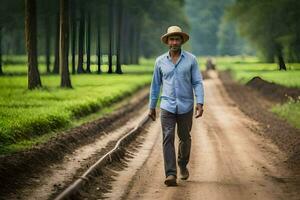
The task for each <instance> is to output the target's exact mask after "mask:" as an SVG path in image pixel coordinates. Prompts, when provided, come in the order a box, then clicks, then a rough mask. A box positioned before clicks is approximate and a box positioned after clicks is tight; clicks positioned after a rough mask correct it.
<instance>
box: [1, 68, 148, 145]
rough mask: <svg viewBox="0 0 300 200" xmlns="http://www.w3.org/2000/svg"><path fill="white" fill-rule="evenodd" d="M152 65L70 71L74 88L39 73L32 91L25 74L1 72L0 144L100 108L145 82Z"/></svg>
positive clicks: (48, 129) (64, 124)
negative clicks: (118, 70)
mask: <svg viewBox="0 0 300 200" xmlns="http://www.w3.org/2000/svg"><path fill="white" fill-rule="evenodd" d="M11 67H13V66H11ZM19 67H21V66H19ZM94 67H95V66H94ZM105 67H107V66H104V68H105ZM24 68H25V67H24ZM152 68H153V67H149V65H148V66H145V65H144V66H133V65H131V66H124V72H125V74H123V75H116V74H111V75H108V74H105V73H103V74H101V75H97V74H83V75H73V76H72V82H73V86H74V89H61V88H59V87H58V85H59V82H60V76H57V75H42V79H43V83H44V87H43V88H41V89H36V90H32V91H29V90H27V87H26V84H27V77H26V75H18V76H2V77H0V82H1V85H0V108H1V109H0V144H1V145H10V144H14V143H16V142H20V141H23V140H28V139H31V138H34V137H36V136H40V135H43V134H45V133H47V132H51V131H54V130H56V129H60V128H63V127H67V126H68V125H70V123H71V122H72V121H74V120H75V119H77V118H79V117H83V116H86V115H88V114H90V113H94V112H96V111H98V110H99V109H104V108H105V107H107V106H109V105H111V104H112V103H114V102H116V101H118V100H120V99H121V98H124V97H126V96H128V95H129V94H132V93H133V92H135V91H136V90H138V89H139V88H141V87H143V86H145V85H147V84H149V83H150V81H151V75H150V74H151V72H152ZM137 74H138V76H137ZM25 143H26V142H25Z"/></svg>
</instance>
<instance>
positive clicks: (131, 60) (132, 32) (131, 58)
mask: <svg viewBox="0 0 300 200" xmlns="http://www.w3.org/2000/svg"><path fill="white" fill-rule="evenodd" d="M134 38H135V30H134V26H133V25H132V24H131V26H130V32H129V44H130V55H129V64H133V63H134V52H135V49H134V48H135V45H134V42H135V41H134Z"/></svg>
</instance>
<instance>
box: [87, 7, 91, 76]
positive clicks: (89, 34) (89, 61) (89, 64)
mask: <svg viewBox="0 0 300 200" xmlns="http://www.w3.org/2000/svg"><path fill="white" fill-rule="evenodd" d="M87 20H88V21H87V35H86V72H87V73H91V12H90V11H89V12H88V19H87Z"/></svg>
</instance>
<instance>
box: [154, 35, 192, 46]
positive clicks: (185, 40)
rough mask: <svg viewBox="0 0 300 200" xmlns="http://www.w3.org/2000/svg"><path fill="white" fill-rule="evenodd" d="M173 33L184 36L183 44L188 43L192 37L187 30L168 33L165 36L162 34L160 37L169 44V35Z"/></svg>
mask: <svg viewBox="0 0 300 200" xmlns="http://www.w3.org/2000/svg"><path fill="white" fill-rule="evenodd" d="M171 35H180V36H182V39H183V41H182V44H184V43H186V42H187V41H188V40H189V39H190V36H189V35H188V34H187V33H185V32H173V33H166V34H164V35H163V36H161V38H160V39H161V41H162V42H163V43H165V44H168V37H169V36H171Z"/></svg>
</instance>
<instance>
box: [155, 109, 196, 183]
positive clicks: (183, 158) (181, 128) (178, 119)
mask: <svg viewBox="0 0 300 200" xmlns="http://www.w3.org/2000/svg"><path fill="white" fill-rule="evenodd" d="M160 119H161V127H162V133H163V157H164V165H165V175H166V177H167V176H169V175H175V176H177V168H176V154H175V147H174V139H175V127H176V124H177V134H178V137H179V146H178V160H177V162H178V166H179V167H186V165H187V164H188V162H189V158H190V150H191V135H190V131H191V129H192V122H193V109H192V110H191V111H189V112H188V113H184V114H174V113H171V112H168V111H166V110H164V109H161V115H160Z"/></svg>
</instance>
